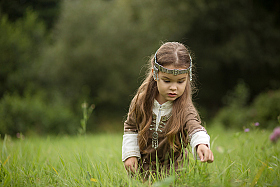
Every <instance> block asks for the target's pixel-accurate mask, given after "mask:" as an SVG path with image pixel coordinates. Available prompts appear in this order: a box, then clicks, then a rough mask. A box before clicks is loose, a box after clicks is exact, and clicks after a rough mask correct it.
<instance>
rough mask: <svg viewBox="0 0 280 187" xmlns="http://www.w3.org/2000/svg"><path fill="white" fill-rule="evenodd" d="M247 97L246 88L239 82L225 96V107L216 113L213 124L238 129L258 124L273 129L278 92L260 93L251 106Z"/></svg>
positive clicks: (277, 111)
mask: <svg viewBox="0 0 280 187" xmlns="http://www.w3.org/2000/svg"><path fill="white" fill-rule="evenodd" d="M248 97H249V89H248V87H247V86H246V85H245V83H244V82H240V83H239V84H238V85H237V86H236V87H235V90H234V91H232V92H229V93H228V95H226V96H225V98H224V102H225V104H226V105H225V107H223V108H221V110H220V111H219V112H218V114H217V115H216V117H215V118H214V122H216V123H219V124H222V125H224V126H225V127H232V128H238V129H241V128H242V127H245V126H247V125H248V124H250V123H255V122H259V123H260V124H261V127H262V128H273V127H275V126H276V125H277V116H278V115H279V114H280V105H279V104H278V103H280V90H275V91H268V92H264V93H261V94H259V95H258V96H257V97H256V98H254V100H253V102H252V103H251V104H249V103H248Z"/></svg>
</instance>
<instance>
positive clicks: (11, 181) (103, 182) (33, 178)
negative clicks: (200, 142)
mask: <svg viewBox="0 0 280 187" xmlns="http://www.w3.org/2000/svg"><path fill="white" fill-rule="evenodd" d="M208 133H209V134H210V136H211V149H212V151H213V153H214V156H215V161H214V162H213V163H211V164H208V163H201V162H200V161H196V160H194V159H193V157H192V155H191V154H190V157H189V162H188V164H186V165H184V167H183V168H182V169H180V171H178V172H177V173H175V172H171V174H170V175H169V176H152V177H150V178H149V179H148V180H147V181H145V182H143V181H142V180H141V178H139V177H137V176H136V177H134V178H131V177H129V176H128V175H127V173H126V171H125V169H124V167H123V163H122V161H121V145H122V133H101V134H87V135H84V136H66V135H64V136H44V137H40V136H30V137H29V136H27V137H24V136H23V135H21V134H19V135H18V137H17V138H11V137H10V136H4V137H3V136H2V138H1V141H0V148H1V149H0V151H1V154H0V158H1V160H0V161H1V162H0V164H1V166H0V184H1V186H280V167H279V165H280V146H279V143H280V142H278V143H272V142H270V140H269V135H270V134H271V131H270V130H263V129H259V127H253V126H252V128H251V129H250V131H248V132H245V131H244V130H240V131H236V130H225V129H223V128H222V127H215V126H211V127H209V128H208Z"/></svg>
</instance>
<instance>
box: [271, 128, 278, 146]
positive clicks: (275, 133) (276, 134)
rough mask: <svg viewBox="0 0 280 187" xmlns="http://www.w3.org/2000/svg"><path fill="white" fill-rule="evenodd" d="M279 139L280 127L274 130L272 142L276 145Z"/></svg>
mask: <svg viewBox="0 0 280 187" xmlns="http://www.w3.org/2000/svg"><path fill="white" fill-rule="evenodd" d="M279 138H280V127H276V128H275V129H274V130H273V132H272V134H271V135H270V141H272V142H273V143H276V142H277V140H278V139H279Z"/></svg>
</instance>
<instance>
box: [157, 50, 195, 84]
mask: <svg viewBox="0 0 280 187" xmlns="http://www.w3.org/2000/svg"><path fill="white" fill-rule="evenodd" d="M189 56H190V67H188V69H182V70H179V69H167V68H165V67H163V66H162V65H160V64H158V63H157V58H156V57H157V52H156V53H155V62H154V78H155V79H158V71H161V72H163V73H168V74H173V75H175V76H176V75H180V74H185V73H190V81H192V57H191V55H189Z"/></svg>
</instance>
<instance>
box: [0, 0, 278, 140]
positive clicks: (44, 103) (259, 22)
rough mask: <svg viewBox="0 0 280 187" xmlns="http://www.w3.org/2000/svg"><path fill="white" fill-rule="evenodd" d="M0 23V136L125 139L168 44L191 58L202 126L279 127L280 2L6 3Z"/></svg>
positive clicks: (35, 0)
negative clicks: (158, 54) (154, 59)
mask: <svg viewBox="0 0 280 187" xmlns="http://www.w3.org/2000/svg"><path fill="white" fill-rule="evenodd" d="M0 18H1V20H0V24H1V25H0V134H1V135H4V134H9V135H12V136H15V135H16V134H17V133H23V134H77V132H78V130H79V129H80V128H83V125H85V123H86V129H87V132H89V133H94V132H101V131H107V132H118V131H119V132H121V131H122V129H123V121H124V119H125V115H126V113H127V112H128V107H129V103H130V101H131V99H132V97H133V95H134V94H135V92H136V90H137V88H138V87H139V85H140V84H141V82H142V80H143V79H144V77H145V73H146V70H147V68H146V64H147V62H148V60H149V57H150V56H151V55H152V54H154V53H155V51H156V50H157V49H158V47H159V46H160V45H161V44H162V42H166V41H178V42H182V43H184V44H185V45H187V46H188V47H189V48H190V50H191V51H192V54H193V55H192V56H193V61H194V63H195V67H196V68H195V74H196V77H195V83H196V87H197V89H198V91H197V92H196V93H195V94H194V102H195V104H196V106H197V108H198V110H199V111H200V115H201V118H202V120H203V123H204V124H206V125H207V126H212V125H222V126H224V127H225V128H238V129H242V128H244V126H246V125H248V124H250V123H256V122H258V123H259V124H260V126H261V127H263V128H273V127H275V126H276V125H277V116H279V115H280V72H279V71H280V1H277V0H253V1H252V0H228V1H219V0H196V1H184V0H178V1H171V0H161V1H151V0H141V1H140V0H95V1H92V0H1V1H0ZM83 103H84V104H83ZM93 108H94V110H93V111H92V114H91V116H90V117H89V121H86V122H85V121H81V119H84V118H85V113H83V111H87V112H88V111H91V110H92V109H93ZM87 114H88V115H89V112H88V113H87ZM2 137H3V136H2Z"/></svg>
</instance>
